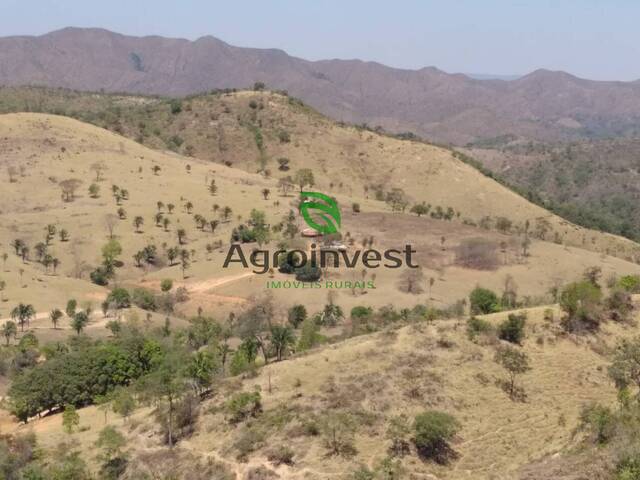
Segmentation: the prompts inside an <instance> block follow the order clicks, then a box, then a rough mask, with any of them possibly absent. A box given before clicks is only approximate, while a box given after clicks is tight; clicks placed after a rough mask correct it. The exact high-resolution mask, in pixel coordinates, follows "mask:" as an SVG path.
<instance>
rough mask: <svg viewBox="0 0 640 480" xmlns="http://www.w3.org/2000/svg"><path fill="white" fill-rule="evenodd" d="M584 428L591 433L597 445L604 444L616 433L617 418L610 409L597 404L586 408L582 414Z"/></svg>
mask: <svg viewBox="0 0 640 480" xmlns="http://www.w3.org/2000/svg"><path fill="white" fill-rule="evenodd" d="M580 423H581V426H582V428H585V429H587V430H589V431H590V432H591V434H592V435H593V439H594V441H595V442H596V443H599V444H604V443H606V442H607V441H609V439H610V438H611V437H612V436H613V434H614V433H615V432H614V430H615V417H614V414H613V412H612V411H611V409H610V408H609V407H604V406H602V405H600V404H597V403H592V404H589V405H587V406H585V407H584V408H583V409H582V412H581V413H580Z"/></svg>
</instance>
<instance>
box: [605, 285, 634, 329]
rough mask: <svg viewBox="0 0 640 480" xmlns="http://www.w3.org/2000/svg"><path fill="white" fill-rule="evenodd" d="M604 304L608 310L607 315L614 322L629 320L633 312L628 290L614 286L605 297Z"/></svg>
mask: <svg viewBox="0 0 640 480" xmlns="http://www.w3.org/2000/svg"><path fill="white" fill-rule="evenodd" d="M605 306H606V308H607V310H608V311H609V316H610V317H611V319H612V320H614V321H616V322H624V321H627V320H629V318H630V316H631V312H633V301H632V299H631V294H630V293H629V291H628V290H622V289H620V288H615V289H614V290H613V291H612V292H611V295H609V297H608V298H607V300H606V302H605Z"/></svg>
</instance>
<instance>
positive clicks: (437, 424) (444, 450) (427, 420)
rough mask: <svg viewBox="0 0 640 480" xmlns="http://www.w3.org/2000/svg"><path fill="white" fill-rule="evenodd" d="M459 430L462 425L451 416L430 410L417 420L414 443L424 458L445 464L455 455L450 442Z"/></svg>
mask: <svg viewBox="0 0 640 480" xmlns="http://www.w3.org/2000/svg"><path fill="white" fill-rule="evenodd" d="M459 429H460V424H459V423H458V421H457V420H456V419H455V418H454V417H452V416H451V415H449V414H447V413H444V412H438V411H436V410H428V411H426V412H424V413H421V414H420V415H418V416H416V418H415V421H414V424H413V430H414V440H413V441H414V443H415V445H416V448H417V449H418V453H419V454H420V455H421V456H422V457H424V458H428V459H431V460H434V461H435V462H437V463H440V464H445V463H447V462H448V461H449V459H450V458H451V457H452V456H453V455H454V452H453V450H452V449H451V447H449V444H448V442H449V441H450V440H451V439H452V438H453V437H454V436H455V435H456V433H457V432H458V430H459Z"/></svg>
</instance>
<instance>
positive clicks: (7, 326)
mask: <svg viewBox="0 0 640 480" xmlns="http://www.w3.org/2000/svg"><path fill="white" fill-rule="evenodd" d="M17 334H18V326H17V325H16V323H15V322H12V321H11V320H7V321H6V322H4V324H3V325H2V336H3V337H4V338H5V340H6V342H7V346H8V345H9V341H10V340H11V337H13V338H14V339H15V338H16V335H17Z"/></svg>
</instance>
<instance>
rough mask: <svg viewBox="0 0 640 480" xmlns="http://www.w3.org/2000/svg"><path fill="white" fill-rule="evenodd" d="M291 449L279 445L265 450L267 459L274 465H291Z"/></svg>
mask: <svg viewBox="0 0 640 480" xmlns="http://www.w3.org/2000/svg"><path fill="white" fill-rule="evenodd" d="M293 455H294V453H293V450H291V449H290V448H289V447H287V446H286V445H279V446H277V447H274V448H272V449H271V450H269V452H267V459H268V460H269V461H270V462H271V463H273V464H274V465H276V466H278V465H293Z"/></svg>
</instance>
